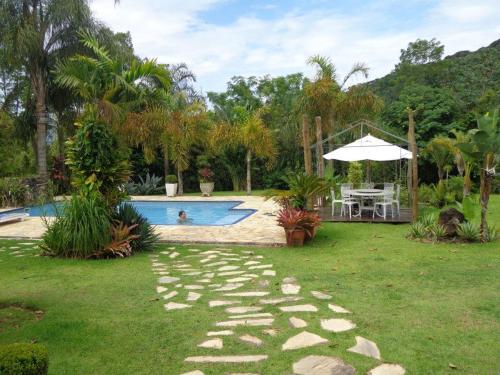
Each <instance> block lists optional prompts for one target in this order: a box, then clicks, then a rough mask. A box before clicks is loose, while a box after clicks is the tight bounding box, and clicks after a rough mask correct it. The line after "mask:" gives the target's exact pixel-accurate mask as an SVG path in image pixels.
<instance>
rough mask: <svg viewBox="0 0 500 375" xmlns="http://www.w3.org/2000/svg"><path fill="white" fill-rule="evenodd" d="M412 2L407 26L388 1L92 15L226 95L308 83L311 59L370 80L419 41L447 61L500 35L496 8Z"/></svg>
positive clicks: (127, 1) (146, 4) (189, 1)
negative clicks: (287, 78) (300, 77)
mask: <svg viewBox="0 0 500 375" xmlns="http://www.w3.org/2000/svg"><path fill="white" fill-rule="evenodd" d="M226 1H227V0H226ZM409 3H411V5H412V6H413V7H417V8H416V9H417V10H418V11H419V13H418V14H415V15H414V17H415V18H416V19H413V18H408V19H407V21H408V26H405V22H404V21H405V19H404V18H403V19H402V17H403V15H402V14H400V12H399V11H398V7H400V5H398V4H401V3H400V2H394V1H391V0H387V1H382V2H374V3H370V4H368V5H367V6H366V7H363V8H359V9H358V8H356V9H354V8H352V9H351V11H350V12H349V11H346V10H345V9H344V10H339V9H336V8H335V6H333V7H332V5H331V4H332V3H331V2H330V3H329V2H323V3H321V2H320V3H316V4H315V6H309V7H305V8H300V7H298V6H289V7H288V8H286V9H282V10H281V9H280V12H277V14H278V15H279V18H273V19H270V18H269V17H264V16H263V15H262V14H260V13H259V12H256V11H255V9H256V7H249V10H248V13H242V14H239V15H238V16H237V17H235V18H234V19H233V20H232V21H231V22H226V23H223V24H215V23H211V22H208V21H207V20H206V19H207V18H206V17H205V15H206V12H209V11H212V10H214V9H215V8H216V10H217V11H224V5H225V1H223V0H184V1H182V2H178V1H160V0H145V1H141V3H140V6H139V5H137V4H138V3H137V2H136V1H132V0H122V1H121V3H120V4H119V5H118V6H114V5H113V1H112V0H95V1H94V2H93V3H92V8H93V10H94V11H95V13H96V15H97V17H98V18H100V19H102V20H103V21H105V22H106V23H107V24H108V25H110V27H112V28H113V29H114V30H116V31H126V30H130V32H131V34H132V38H133V42H134V47H135V49H136V51H137V53H138V54H139V55H140V56H148V57H157V58H158V60H159V61H160V62H163V63H177V62H185V63H187V64H188V66H189V67H190V68H191V69H192V70H193V71H194V72H195V73H196V75H197V76H198V85H199V87H200V88H201V89H202V90H204V91H205V92H206V91H214V90H215V91H219V90H223V89H224V88H225V85H226V82H227V81H228V80H229V79H230V78H231V77H232V76H234V75H242V76H248V75H256V76H262V75H265V74H271V75H283V74H289V73H295V72H305V73H306V74H307V75H310V76H311V75H312V73H313V72H312V68H311V67H308V66H307V65H306V60H307V58H308V57H309V56H311V55H314V54H322V55H327V56H331V57H332V59H333V61H334V62H335V64H336V66H337V68H338V72H339V74H340V75H341V76H342V75H343V74H345V73H346V72H347V71H348V70H349V68H350V66H351V65H352V64H353V63H354V62H357V61H362V62H365V63H366V64H367V65H368V66H369V67H370V68H371V72H370V73H371V74H370V79H371V78H376V77H380V76H383V75H385V74H387V73H389V72H390V71H391V70H392V69H393V67H394V65H395V64H396V63H397V61H398V59H399V54H400V49H401V48H405V47H406V45H407V44H408V42H410V41H413V40H415V39H417V38H432V37H436V38H437V39H438V40H440V41H441V42H443V44H445V46H446V53H447V54H450V53H454V52H456V51H458V50H463V49H470V50H472V49H477V48H479V47H481V46H483V45H486V44H488V43H490V42H491V41H493V40H494V39H496V38H498V35H500V25H498V22H496V20H498V19H500V10H499V9H498V7H495V6H493V5H494V4H493V1H489V0H477V1H475V2H474V3H470V2H469V1H463V0H457V1H451V0H442V1H440V2H437V3H434V4H433V5H432V6H428V3H429V2H428V1H421V0H413V1H410V2H409ZM262 11H263V12H265V10H264V9H263V10H262ZM274 11H275V12H276V9H274ZM404 17H407V15H404ZM354 82H356V81H354Z"/></svg>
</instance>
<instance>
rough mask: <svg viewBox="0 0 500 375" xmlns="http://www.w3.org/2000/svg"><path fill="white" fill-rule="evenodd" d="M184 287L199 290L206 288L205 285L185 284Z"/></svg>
mask: <svg viewBox="0 0 500 375" xmlns="http://www.w3.org/2000/svg"><path fill="white" fill-rule="evenodd" d="M184 289H187V290H199V289H205V287H204V286H203V285H184Z"/></svg>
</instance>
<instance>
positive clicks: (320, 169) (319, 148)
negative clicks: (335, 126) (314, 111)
mask: <svg viewBox="0 0 500 375" xmlns="http://www.w3.org/2000/svg"><path fill="white" fill-rule="evenodd" d="M314 122H315V123H316V173H317V175H318V177H324V176H325V164H324V162H323V143H322V142H323V131H322V129H321V116H316V117H315V118H314Z"/></svg>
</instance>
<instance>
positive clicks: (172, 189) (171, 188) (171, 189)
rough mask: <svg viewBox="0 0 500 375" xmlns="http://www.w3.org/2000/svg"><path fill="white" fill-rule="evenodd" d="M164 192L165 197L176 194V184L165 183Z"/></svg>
mask: <svg viewBox="0 0 500 375" xmlns="http://www.w3.org/2000/svg"><path fill="white" fill-rule="evenodd" d="M165 192H166V193H167V197H175V196H176V195H177V184H165Z"/></svg>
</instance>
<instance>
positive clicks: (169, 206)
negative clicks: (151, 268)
mask: <svg viewBox="0 0 500 375" xmlns="http://www.w3.org/2000/svg"><path fill="white" fill-rule="evenodd" d="M128 203H130V204H132V205H133V206H134V207H135V208H136V209H137V211H138V212H139V213H141V214H142V215H143V216H144V217H145V218H146V219H148V221H149V222H150V223H151V224H156V225H178V224H179V223H178V222H177V219H178V216H179V211H181V210H182V211H186V214H187V217H188V219H189V220H188V222H186V223H185V224H183V225H230V224H235V223H237V222H239V221H241V220H243V219H245V218H246V217H248V216H250V215H251V214H253V213H254V212H255V211H256V210H252V209H235V208H234V207H236V206H238V205H239V204H241V203H242V202H241V201H210V202H198V201H182V202H181V201H175V202H174V201H169V202H164V201H129V202H128ZM63 205H64V203H62V202H57V203H49V204H44V205H42V206H33V207H28V208H27V212H28V213H29V215H30V216H54V215H55V213H56V211H57V210H62V208H63Z"/></svg>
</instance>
